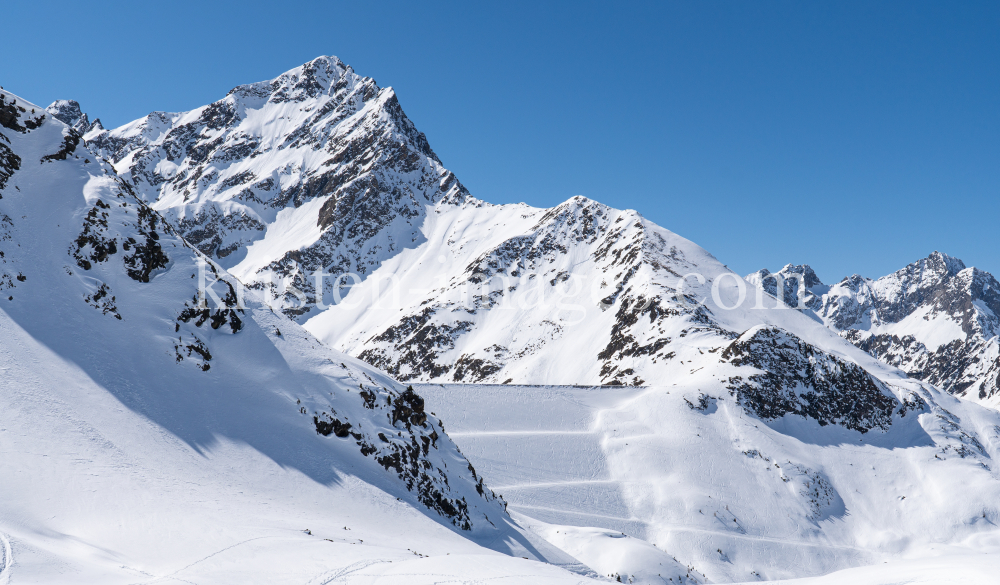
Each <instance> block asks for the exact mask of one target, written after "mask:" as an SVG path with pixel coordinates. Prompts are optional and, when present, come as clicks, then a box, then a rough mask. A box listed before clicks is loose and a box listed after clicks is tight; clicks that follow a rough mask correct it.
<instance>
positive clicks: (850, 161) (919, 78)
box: [0, 0, 1000, 282]
mask: <svg viewBox="0 0 1000 585" xmlns="http://www.w3.org/2000/svg"><path fill="white" fill-rule="evenodd" d="M3 20H4V21H5V23H6V24H5V26H4V33H3V38H2V41H0V42H2V43H3V45H4V47H3V48H4V53H5V55H6V57H5V58H4V59H3V61H2V62H0V84H2V85H4V86H5V87H6V88H7V89H9V90H12V91H14V92H15V93H19V94H21V95H22V96H24V97H25V98H27V99H29V100H31V101H34V102H36V103H41V104H47V103H49V102H50V101H52V100H54V99H60V98H64V99H76V100H78V101H79V102H80V103H81V104H82V106H83V108H84V110H85V111H87V112H88V113H89V114H90V115H91V117H100V118H101V119H102V121H104V122H105V125H106V126H108V127H110V126H113V125H118V124H122V123H125V122H127V121H129V120H132V119H134V118H137V117H140V116H143V115H145V114H146V113H148V112H150V111H153V110H167V111H179V110H187V109H191V108H194V107H197V106H199V105H203V104H206V103H209V102H211V101H214V100H216V99H219V98H221V97H223V96H224V95H225V94H226V92H227V91H228V90H229V89H230V88H231V87H233V86H235V85H238V84H241V83H247V82H252V81H258V80H262V79H269V78H271V77H275V76H276V75H278V74H279V73H281V72H283V71H285V70H287V69H290V68H292V67H294V66H296V65H299V64H301V63H303V62H305V61H308V60H310V59H312V58H314V57H316V56H318V55H322V54H328V55H337V56H339V57H340V58H341V59H343V60H344V61H345V62H347V63H349V64H351V65H352V66H354V68H355V70H356V71H357V72H358V73H360V74H362V75H368V76H371V77H374V78H375V79H376V80H377V81H378V82H379V83H380V84H381V85H383V86H387V85H391V86H393V87H394V88H395V89H396V91H397V93H398V94H399V98H400V102H401V103H402V105H403V108H404V110H405V111H406V112H407V114H408V115H409V116H410V118H411V119H412V120H413V121H414V122H415V123H416V125H417V127H418V128H420V129H421V130H422V131H424V132H425V133H426V134H427V136H428V139H429V140H430V143H431V145H432V147H433V148H434V149H435V151H436V152H437V153H438V155H439V156H440V157H441V159H442V160H443V161H444V163H445V165H446V166H447V167H448V168H450V169H451V170H453V171H454V172H455V173H456V174H457V175H458V176H459V178H460V179H461V180H462V182H463V183H465V184H466V185H467V186H468V187H469V189H470V190H471V191H472V192H473V193H474V194H475V195H477V196H479V197H481V198H483V199H486V200H488V201H492V202H498V203H501V202H516V201H524V202H527V203H530V204H532V205H538V206H550V205H554V204H556V203H559V202H561V201H563V200H565V199H567V198H569V197H571V196H573V195H578V194H579V195H585V196H587V197H590V198H593V199H597V200H599V201H602V202H604V203H607V204H609V205H613V206H615V207H624V208H634V209H637V210H639V211H640V212H642V213H643V214H644V215H645V216H646V217H648V218H650V219H651V220H653V221H655V222H657V223H659V224H661V225H663V226H664V227H666V228H668V229H670V230H673V231H675V232H677V233H679V234H681V235H683V236H685V237H688V238H690V239H692V240H694V241H695V242H697V243H699V244H701V245H702V246H704V247H705V248H707V249H708V250H709V251H711V252H712V253H713V254H715V255H716V256H717V257H718V258H720V259H721V260H722V261H723V262H725V263H727V264H728V265H729V266H730V267H732V268H733V269H735V270H737V271H739V272H741V273H745V272H750V271H752V270H755V269H757V268H760V267H763V266H767V267H770V268H771V269H776V268H778V267H780V266H781V265H783V264H784V263H787V262H795V263H809V264H812V265H813V267H814V268H815V269H816V270H817V272H818V273H819V275H820V277H821V278H822V279H823V280H824V281H827V282H831V281H836V280H839V279H840V278H841V277H843V276H845V275H847V274H851V273H854V272H858V273H861V274H864V275H866V276H879V275H882V274H885V273H888V272H891V271H893V270H895V269H897V268H900V267H902V266H903V265H905V264H907V263H908V262H911V261H913V260H916V259H918V258H921V257H924V256H926V255H927V254H929V253H930V252H931V251H933V250H935V249H937V250H941V251H943V252H947V253H949V254H952V255H954V256H958V257H960V258H962V259H964V260H965V262H966V264H970V265H976V266H979V267H981V268H983V269H986V270H989V271H991V272H994V273H996V274H998V275H1000V246H997V234H998V222H1000V3H997V2H947V1H937V2H919V1H912V0H908V1H905V2H904V1H899V2H848V1H837V2H833V1H797V2H772V1H763V0H740V1H734V2H707V1H704V2H703V1H698V2H695V1H691V2H684V3H677V2H663V3H648V4H646V3H618V2H567V3H564V4H545V5H542V4H541V3H539V2H526V3H521V2H503V3H488V4H487V3H480V2H468V1H466V2H455V3H431V2H388V1H384V0H380V1H378V2H358V1H353V2H348V3H338V2H318V1H317V2H302V1H294V0H291V1H285V2H259V1H254V0H243V1H240V2H212V1H205V0H202V1H200V2H189V1H185V0H181V1H175V2H162V3H156V2H88V1H86V0H78V1H74V2H63V1H49V2H46V3H44V4H42V5H39V4H37V3H35V2H30V3H29V2H24V1H22V0H14V1H13V2H11V1H8V2H5V3H4V7H3ZM14 23H17V26H12V25H13V24H14Z"/></svg>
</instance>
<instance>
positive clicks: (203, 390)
mask: <svg viewBox="0 0 1000 585" xmlns="http://www.w3.org/2000/svg"><path fill="white" fill-rule="evenodd" d="M310 87H311V86H310ZM292 89H294V88H292V87H290V88H288V89H287V91H286V95H290V96H294V95H297V94H295V93H294V92H293V91H292ZM289 99H291V98H289ZM0 169H2V170H0V173H2V174H0V177H2V179H0V300H2V305H0V321H2V323H3V326H4V327H5V328H6V329H8V330H16V331H23V332H25V335H26V336H27V338H29V339H32V340H34V341H33V343H40V344H43V345H44V346H47V347H48V348H49V349H50V350H51V351H52V352H54V354H55V357H53V358H52V363H41V364H38V363H34V364H33V365H32V364H31V363H29V360H28V359H27V358H25V359H20V358H18V356H17V354H16V345H15V346H13V347H8V348H7V350H9V351H8V352H7V353H10V352H13V354H11V355H12V356H13V357H12V358H11V360H12V361H10V360H7V361H10V363H4V366H5V368H4V372H5V379H11V378H9V376H8V374H11V375H15V377H16V375H17V374H19V373H24V374H25V375H26V376H28V378H27V379H31V378H30V375H29V374H30V372H31V371H32V370H34V369H38V368H41V369H43V370H47V369H55V370H58V369H59V368H63V367H69V366H66V365H65V364H75V365H74V366H73V367H74V368H77V369H78V370H77V371H79V370H82V374H83V377H89V378H90V379H92V380H93V382H94V383H95V384H96V385H97V386H98V387H100V388H102V389H103V392H104V393H108V394H110V395H112V396H114V397H115V398H116V399H117V400H118V401H120V402H121V403H122V404H124V405H125V406H126V407H127V408H129V409H132V410H134V411H135V412H137V413H139V414H141V415H142V416H145V417H148V419H150V420H152V421H154V422H155V423H156V424H158V425H160V426H161V427H162V429H163V430H164V431H166V432H168V433H172V434H173V435H176V436H177V437H179V438H180V439H182V440H183V441H186V442H188V443H189V444H191V445H193V446H195V447H196V448H199V447H200V448H206V449H207V448H209V447H210V446H211V445H212V444H213V442H214V441H216V440H218V438H220V437H225V438H227V439H228V440H234V441H237V442H245V443H247V444H248V445H251V446H252V447H253V448H255V449H257V450H259V451H260V452H261V453H263V454H264V455H266V456H268V457H272V458H273V459H274V460H275V462H277V463H278V464H280V465H282V466H286V467H289V468H292V469H297V470H299V471H301V472H302V473H303V474H304V475H305V476H307V477H311V478H313V479H314V480H316V481H318V482H321V483H324V482H329V481H332V478H334V477H336V476H337V475H339V474H349V475H353V476H358V477H361V478H362V479H363V480H364V481H366V482H368V483H371V484H374V485H376V486H379V487H380V488H381V489H384V490H385V491H387V492H389V493H391V494H394V495H397V496H399V497H400V498H401V499H405V500H406V501H409V502H412V503H413V505H415V506H417V507H419V508H420V509H422V510H425V511H426V513H427V514H428V515H429V516H430V517H431V518H434V519H436V520H437V521H439V522H441V523H443V524H445V525H447V526H450V527H453V528H454V529H456V530H459V531H471V533H476V532H477V531H479V532H482V533H483V534H489V533H491V531H494V530H495V528H492V527H491V526H492V525H491V523H490V521H489V520H488V519H487V516H489V517H493V519H494V521H495V520H497V519H500V518H502V517H503V516H504V510H503V505H502V502H501V501H499V500H497V499H496V498H495V497H494V496H493V495H492V493H491V492H490V491H489V490H488V489H487V488H486V487H485V486H484V485H483V482H482V480H481V479H480V478H479V477H478V476H477V475H476V473H475V471H473V470H472V467H471V466H470V465H469V464H468V462H467V461H466V460H465V458H464V457H463V456H462V455H461V454H460V453H459V452H458V451H457V449H456V447H455V446H454V444H453V443H452V442H451V441H450V439H449V438H448V437H447V435H445V433H444V428H443V425H442V424H441V421H440V420H438V419H437V417H436V416H434V415H433V414H431V413H429V412H427V411H426V410H425V408H424V402H423V399H422V398H420V397H419V396H418V395H416V394H415V393H414V392H413V391H412V390H407V389H404V388H403V387H401V386H399V385H398V383H396V382H395V381H393V380H392V379H391V378H389V377H388V376H386V375H385V374H383V373H381V372H378V371H377V370H374V369H373V368H371V367H368V366H366V365H365V364H362V363H360V362H358V361H356V360H354V359H352V358H350V357H348V356H345V355H343V354H340V353H339V352H336V351H333V350H331V349H329V348H326V347H323V346H322V345H321V344H320V343H319V342H317V341H316V340H315V338H313V337H312V336H311V335H309V334H308V333H307V332H305V331H304V330H302V328H301V327H299V326H298V325H296V324H295V323H293V322H291V321H289V320H287V319H286V318H284V317H282V316H280V315H279V314H275V313H274V312H273V311H272V310H271V309H270V308H269V307H267V306H266V305H264V304H262V303H261V302H259V301H258V300H255V298H254V297H253V295H246V294H245V290H244V289H243V287H242V285H241V284H240V283H239V282H238V281H237V280H236V279H235V278H233V277H232V276H230V275H229V274H228V273H226V271H225V270H224V269H222V268H221V267H220V266H218V265H216V264H214V263H211V262H207V263H206V259H205V257H204V256H203V255H202V254H201V253H200V252H198V251H197V250H195V249H193V248H192V247H191V246H190V245H189V244H188V243H187V242H186V241H185V240H184V239H183V238H181V237H180V235H179V234H178V233H177V232H176V230H174V229H173V228H172V227H171V226H170V225H169V224H168V223H167V222H165V221H164V220H163V218H162V217H161V216H160V215H159V214H158V213H157V212H156V211H155V210H153V209H152V208H151V207H150V206H148V205H147V204H146V203H144V202H143V201H142V200H141V198H139V197H137V196H136V195H135V193H134V191H133V187H132V186H131V184H130V183H129V182H128V181H125V180H122V179H121V178H119V177H118V176H117V175H116V174H115V172H114V170H113V169H112V168H111V167H110V166H109V165H107V164H105V163H104V162H102V161H101V159H100V158H99V157H98V156H96V155H95V154H94V153H93V152H91V151H90V150H88V149H87V147H86V146H85V145H84V144H83V143H82V141H81V138H80V135H79V134H78V133H77V132H76V131H75V130H74V129H73V128H71V127H69V126H67V125H66V124H64V123H63V122H61V121H59V120H58V119H56V118H55V117H53V116H52V115H51V114H50V113H49V112H46V111H44V110H42V109H41V108H38V107H37V106H33V105H31V104H28V103H26V102H24V101H23V100H21V99H19V98H17V97H15V96H13V95H11V94H8V93H0ZM202 282H204V283H207V285H209V286H208V288H207V289H205V288H203V287H201V283H202ZM213 283H214V284H213ZM202 291H204V293H203V292H202ZM202 294H204V296H201V295H202ZM241 299H242V300H241ZM8 357H10V356H8ZM15 386H16V387H17V388H19V390H18V392H19V393H22V394H23V393H25V392H27V393H28V394H33V395H34V397H35V398H36V399H39V400H43V401H44V400H46V391H47V390H46V388H45V386H44V385H43V384H42V385H31V384H27V385H25V384H24V383H22V384H16V385H15ZM3 397H4V398H8V397H9V396H8V394H7V393H6V392H5V393H3ZM11 400H13V398H11ZM4 410H6V407H4ZM76 418H79V417H78V416H77V417H76ZM87 422H88V424H98V423H97V422H94V421H87ZM140 458H141V457H140ZM56 464H58V462H55V463H54V465H56ZM331 472H332V473H331ZM5 475H6V474H5ZM8 503H10V502H8ZM11 505H14V506H16V505H17V502H13V503H11Z"/></svg>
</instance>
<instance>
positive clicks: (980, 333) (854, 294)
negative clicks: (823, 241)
mask: <svg viewBox="0 0 1000 585" xmlns="http://www.w3.org/2000/svg"><path fill="white" fill-rule="evenodd" d="M777 274H778V275H780V277H781V279H782V280H783V283H784V286H783V288H784V291H783V297H784V302H785V303H786V304H787V305H789V306H792V307H794V306H798V305H799V303H800V302H801V303H802V304H803V305H804V306H805V307H806V311H805V312H806V314H807V315H809V316H811V317H812V318H814V319H816V320H817V321H819V322H821V323H823V324H824V325H826V326H827V327H829V328H830V329H832V330H833V331H836V332H837V333H839V334H840V335H841V336H842V337H844V338H845V339H847V340H848V341H850V342H851V343H853V344H854V345H856V346H858V347H859V348H861V349H863V350H865V351H866V352H868V353H869V354H871V355H873V356H875V357H876V358H878V359H880V360H881V361H883V362H885V363H887V364H890V365H893V366H896V367H898V368H900V369H902V370H903V371H905V372H907V374H909V375H910V376H911V377H913V378H916V379H919V380H923V381H926V382H928V383H931V384H934V385H935V386H939V387H940V388H942V389H944V390H947V391H949V392H951V393H953V394H956V395H959V396H962V397H965V398H969V399H973V400H981V401H985V402H988V403H991V404H997V403H998V402H1000V339H998V333H1000V283H998V282H997V280H996V279H995V278H994V277H993V275H991V274H990V273H988V272H983V271H982V270H979V269H977V268H974V267H966V266H965V264H964V263H963V262H962V261H961V260H959V259H958V258H953V257H951V256H947V255H945V254H942V253H940V252H934V253H933V254H931V255H930V256H928V257H927V258H924V259H922V260H918V261H916V262H914V263H912V264H909V265H907V266H906V267H904V268H902V269H900V270H898V271H896V272H894V273H892V274H889V275H887V276H883V277H881V278H878V279H874V280H873V279H870V278H864V277H862V276H858V275H856V274H855V275H853V276H849V277H847V278H845V279H843V280H842V281H840V282H838V283H837V284H834V285H829V286H828V285H825V284H823V283H822V282H820V280H819V279H818V278H817V277H816V274H815V273H814V272H813V270H812V269H811V268H810V267H809V266H805V265H800V266H795V265H791V264H789V265H788V266H785V267H784V268H783V269H782V270H781V271H779V272H778V273H777ZM795 275H799V276H795ZM746 278H747V280H748V281H750V282H753V283H756V284H760V285H762V286H763V287H764V289H765V290H767V291H768V292H769V293H770V294H772V295H777V279H776V278H775V277H774V275H773V274H771V273H770V272H769V271H767V270H766V269H765V270H760V271H758V272H755V273H753V274H751V275H748V276H747V277H746ZM800 282H801V283H802V284H801V285H800V284H799V283H800ZM803 293H804V294H803ZM800 294H801V295H802V298H801V299H800Z"/></svg>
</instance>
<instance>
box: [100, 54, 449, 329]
mask: <svg viewBox="0 0 1000 585" xmlns="http://www.w3.org/2000/svg"><path fill="white" fill-rule="evenodd" d="M85 138H86V140H87V141H88V143H90V144H91V145H92V146H93V147H94V148H96V149H98V150H99V151H100V152H101V153H102V154H103V155H104V156H106V157H107V158H108V159H109V160H110V161H112V162H113V163H114V165H115V167H116V168H117V169H118V170H119V172H120V173H121V175H122V177H123V178H125V179H126V180H127V181H128V182H130V184H131V185H132V186H133V187H134V189H135V190H136V191H137V193H138V194H139V196H140V197H142V198H143V199H144V200H146V201H148V202H149V203H150V205H151V206H152V207H153V208H154V209H156V210H157V211H159V212H161V213H162V214H163V215H164V216H165V217H166V218H167V219H168V220H169V221H170V222H171V223H172V224H173V225H174V226H176V229H177V231H178V232H179V233H180V234H181V235H183V236H184V237H185V239H187V240H188V241H189V242H191V243H192V244H194V245H195V246H196V247H197V248H198V249H199V250H201V251H202V252H203V253H205V254H207V255H209V256H210V257H212V258H213V259H215V260H216V261H218V262H219V263H220V264H222V265H223V266H225V267H226V268H228V269H230V271H231V272H232V273H233V274H234V275H236V276H238V277H239V278H240V279H241V280H242V281H243V282H245V283H246V284H247V285H248V286H250V287H251V288H253V289H256V290H260V291H263V292H265V294H268V295H269V296H271V297H277V298H278V299H279V301H278V302H279V303H280V306H281V308H282V309H283V310H284V312H285V313H286V314H287V315H289V316H292V317H298V320H299V321H303V320H304V319H305V318H306V317H308V316H312V315H313V314H315V312H316V311H315V309H314V306H315V302H316V296H315V295H316V291H315V286H314V280H313V279H312V277H311V275H312V274H313V273H314V272H315V271H316V270H317V269H323V270H325V271H326V272H328V273H333V274H335V275H336V274H341V273H348V272H352V273H357V274H359V275H362V276H365V275H368V274H370V272H371V271H372V270H373V269H374V268H376V267H377V266H379V264H380V263H381V262H383V261H384V260H386V259H388V258H391V257H393V256H395V255H396V254H398V253H399V252H400V251H401V250H403V249H405V248H408V247H414V246H415V245H416V243H417V242H418V241H419V240H420V236H421V233H420V226H421V224H422V223H423V221H424V219H425V217H426V214H427V213H428V207H429V206H432V205H434V204H437V203H440V202H443V201H462V200H463V199H465V198H466V197H467V191H466V190H465V188H464V187H462V185H461V183H459V182H458V180H457V179H456V178H455V176H454V175H453V174H452V173H450V172H449V171H447V170H446V169H445V168H444V167H443V166H441V162H440V161H439V160H438V158H437V156H436V155H435V154H434V151H432V150H431V148H430V145H429V144H428V143H427V140H426V138H425V137H424V135H423V134H422V133H420V132H418V131H417V129H416V128H415V127H414V126H413V124H412V123H411V122H410V121H409V119H407V117H406V115H405V114H404V113H403V110H402V109H401V108H400V106H399V102H398V101H397V99H396V95H395V93H394V92H393V90H392V88H385V89H383V88H380V87H378V85H376V84H375V81H374V80H372V79H370V78H367V77H360V76H358V75H357V74H355V73H354V71H353V70H352V69H351V68H350V67H348V66H347V65H344V64H343V63H341V62H340V60H338V59H337V58H335V57H321V58H318V59H315V60H313V61H311V62H309V63H306V64H305V65H302V66H301V67H296V68H295V69H292V70H291V71H288V72H287V73H285V74H283V75H281V76H279V77H277V78H276V79H273V80H271V81H265V82H260V83H253V84H249V85H242V86H240V87H236V88H234V89H233V90H232V91H230V92H229V95H227V96H226V97H225V98H223V99H222V100H219V101H217V102H215V103H213V104H210V105H208V106H205V107H202V108H198V109H196V110H192V111H190V112H184V113H179V114H170V113H163V112H154V113H152V114H150V115H148V116H146V117H145V118H143V119H140V120H136V121H135V122H132V123H131V124H127V125H126V126H123V127H121V128H117V129H115V130H112V131H110V132H109V131H106V130H104V129H103V128H92V129H91V130H90V131H89V132H88V133H87V134H86V135H85ZM328 284H329V285H330V286H332V282H329V283H328Z"/></svg>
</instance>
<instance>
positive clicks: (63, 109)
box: [45, 100, 104, 135]
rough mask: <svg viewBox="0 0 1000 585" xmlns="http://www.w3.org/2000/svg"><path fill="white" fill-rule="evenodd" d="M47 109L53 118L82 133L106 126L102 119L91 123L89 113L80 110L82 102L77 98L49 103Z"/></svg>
mask: <svg viewBox="0 0 1000 585" xmlns="http://www.w3.org/2000/svg"><path fill="white" fill-rule="evenodd" d="M45 111H46V112H48V113H49V114H51V115H52V117H53V118H55V119H57V120H59V121H60V122H62V123H64V124H66V125H67V126H69V127H71V128H73V129H74V130H76V131H77V132H78V133H79V134H81V135H82V134H86V133H87V132H90V131H91V130H97V131H99V130H103V129H104V126H102V125H101V120H100V119H97V120H94V121H93V123H91V121H90V119H89V118H88V117H87V114H85V113H84V112H83V111H82V110H80V104H79V102H77V101H76V100H56V101H54V102H52V103H51V104H49V106H48V107H47V108H45Z"/></svg>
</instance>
